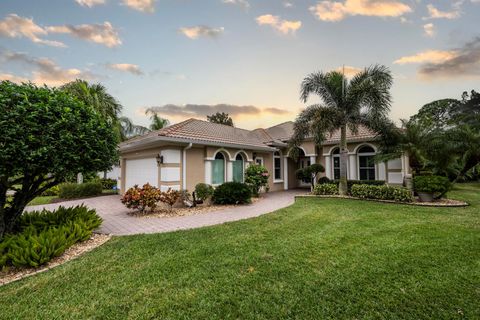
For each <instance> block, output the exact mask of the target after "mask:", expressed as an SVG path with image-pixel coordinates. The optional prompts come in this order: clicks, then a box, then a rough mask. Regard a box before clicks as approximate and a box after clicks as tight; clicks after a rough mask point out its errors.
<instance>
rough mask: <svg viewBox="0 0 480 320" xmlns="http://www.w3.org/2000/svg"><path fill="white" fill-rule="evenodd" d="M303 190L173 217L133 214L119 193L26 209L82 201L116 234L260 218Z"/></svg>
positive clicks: (287, 203) (173, 229) (106, 227)
mask: <svg viewBox="0 0 480 320" xmlns="http://www.w3.org/2000/svg"><path fill="white" fill-rule="evenodd" d="M302 193H305V190H289V191H280V192H270V193H267V194H264V195H263V197H262V199H261V200H259V201H257V202H255V203H253V204H250V205H245V206H237V207H233V208H227V209H223V210H217V211H213V212H209V213H205V214H198V215H193V216H183V217H172V218H139V217H133V216H130V215H128V214H127V213H128V212H129V211H130V210H129V209H127V208H125V206H124V205H123V204H122V203H121V202H120V196H119V195H112V196H101V197H95V198H89V199H82V200H74V201H66V202H60V203H54V204H47V205H40V206H29V207H27V208H26V211H32V210H41V209H42V208H45V209H47V210H54V209H56V208H58V207H59V206H65V207H71V206H77V205H80V204H82V203H83V204H85V205H86V206H88V207H90V208H92V209H96V210H97V213H98V214H99V215H100V216H101V217H102V218H103V223H102V225H101V227H100V229H99V230H98V231H99V232H101V233H109V234H114V235H128V234H140V233H160V232H169V231H175V230H182V229H193V228H199V227H204V226H211V225H215V224H221V223H225V222H228V221H236V220H241V219H247V218H252V217H257V216H260V215H262V214H265V213H269V212H272V211H275V210H277V209H280V208H283V207H287V206H289V205H291V204H292V203H293V202H294V199H295V195H298V194H302Z"/></svg>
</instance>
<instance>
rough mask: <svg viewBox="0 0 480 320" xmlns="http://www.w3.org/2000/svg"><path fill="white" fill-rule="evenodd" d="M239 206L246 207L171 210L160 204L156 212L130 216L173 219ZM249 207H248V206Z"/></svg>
mask: <svg viewBox="0 0 480 320" xmlns="http://www.w3.org/2000/svg"><path fill="white" fill-rule="evenodd" d="M260 200H261V198H252V203H255V202H258V201H260ZM238 206H245V205H243V204H238V205H217V204H212V205H205V204H199V205H197V206H196V207H192V208H188V207H178V208H172V210H169V209H168V207H167V206H165V205H162V204H160V205H159V206H158V207H157V209H156V210H155V211H154V212H145V213H142V212H139V211H132V212H129V213H128V214H129V215H131V216H134V217H139V218H171V217H183V216H194V215H197V214H204V213H209V212H214V211H218V210H223V209H230V208H234V207H238ZM247 206H248V205H247Z"/></svg>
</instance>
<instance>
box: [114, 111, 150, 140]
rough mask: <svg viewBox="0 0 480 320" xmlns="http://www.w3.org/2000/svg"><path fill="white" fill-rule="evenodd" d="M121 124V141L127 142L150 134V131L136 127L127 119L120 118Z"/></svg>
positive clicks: (142, 127)
mask: <svg viewBox="0 0 480 320" xmlns="http://www.w3.org/2000/svg"><path fill="white" fill-rule="evenodd" d="M118 122H119V131H120V141H125V140H128V139H130V138H133V137H136V136H141V135H144V134H146V133H148V132H150V129H148V128H146V127H144V126H140V125H136V124H134V123H133V122H132V120H130V118H127V117H120V118H118Z"/></svg>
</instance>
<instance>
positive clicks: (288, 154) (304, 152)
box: [286, 147, 307, 157]
mask: <svg viewBox="0 0 480 320" xmlns="http://www.w3.org/2000/svg"><path fill="white" fill-rule="evenodd" d="M293 148H298V149H301V150H302V151H303V154H304V155H305V156H307V152H306V151H305V149H304V148H303V147H291V148H290V149H288V151H287V155H286V156H287V157H289V156H290V151H292V149H293Z"/></svg>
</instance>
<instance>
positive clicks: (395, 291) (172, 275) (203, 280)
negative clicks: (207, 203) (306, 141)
mask: <svg viewBox="0 0 480 320" xmlns="http://www.w3.org/2000/svg"><path fill="white" fill-rule="evenodd" d="M450 196H451V197H453V198H458V199H463V200H467V201H469V202H470V203H471V206H470V207H466V208H428V207H416V206H407V205H393V204H383V203H374V202H363V201H358V200H338V199H301V200H299V201H298V202H297V203H296V204H294V205H293V206H290V207H288V208H285V209H282V210H278V211H276V212H274V213H272V214H268V215H264V216H261V217H259V218H255V219H250V220H244V221H239V222H234V223H228V224H225V225H220V226H214V227H207V228H202V229H196V230H189V231H179V232H172V233H166V234H156V235H138V236H128V237H114V238H113V240H111V241H110V242H108V243H107V244H105V245H104V246H102V247H100V248H98V249H96V250H94V251H93V252H90V253H88V254H85V255H84V256H83V257H81V258H79V259H77V260H74V261H71V262H69V263H66V264H65V265H63V266H60V267H58V268H55V269H53V270H50V271H48V272H45V273H42V274H38V275H36V276H34V277H31V278H27V279H24V280H21V281H19V282H16V283H11V284H9V285H6V286H4V287H0V310H2V312H1V314H0V318H2V319H14V318H15V319H21V318H24V319H27V318H39V319H46V318H69V319H86V318H100V319H119V318H130V319H136V318H160V319H285V318H297V319H456V318H459V319H460V318H465V319H475V318H476V319H478V318H480V304H479V301H480V185H479V184H468V185H461V186H458V187H457V189H456V190H455V191H453V192H452V193H451V194H450Z"/></svg>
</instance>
